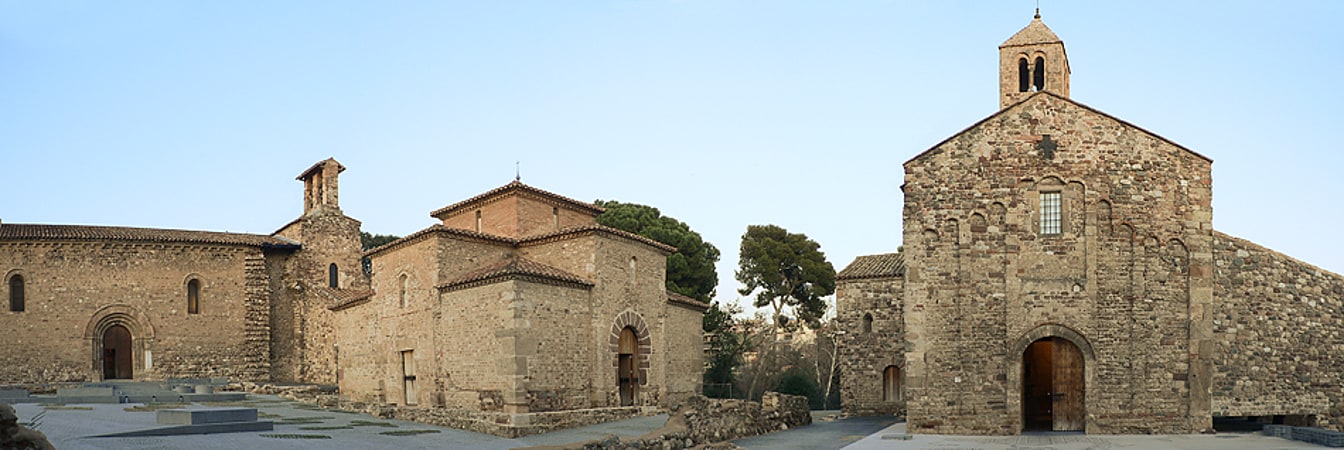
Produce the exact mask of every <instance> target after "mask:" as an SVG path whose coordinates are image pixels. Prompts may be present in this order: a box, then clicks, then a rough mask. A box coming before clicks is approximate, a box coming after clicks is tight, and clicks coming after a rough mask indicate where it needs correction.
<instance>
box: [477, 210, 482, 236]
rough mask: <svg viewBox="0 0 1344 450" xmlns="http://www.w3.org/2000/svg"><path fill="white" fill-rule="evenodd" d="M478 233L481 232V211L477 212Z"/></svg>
mask: <svg viewBox="0 0 1344 450" xmlns="http://www.w3.org/2000/svg"><path fill="white" fill-rule="evenodd" d="M476 232H477V233H480V232H481V210H479V209H478V210H476Z"/></svg>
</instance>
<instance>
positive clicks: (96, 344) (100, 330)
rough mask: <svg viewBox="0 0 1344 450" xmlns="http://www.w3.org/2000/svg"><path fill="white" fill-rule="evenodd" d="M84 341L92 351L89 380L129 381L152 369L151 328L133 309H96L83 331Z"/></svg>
mask: <svg viewBox="0 0 1344 450" xmlns="http://www.w3.org/2000/svg"><path fill="white" fill-rule="evenodd" d="M84 339H85V341H86V342H88V343H89V344H90V346H91V350H92V355H91V356H92V358H91V359H92V367H91V369H92V371H93V373H94V376H93V377H92V378H95V379H130V378H134V377H135V376H136V375H137V374H139V375H141V376H143V375H144V373H145V371H148V370H152V369H153V363H152V360H153V359H152V356H151V355H152V353H151V351H150V349H151V348H152V345H151V343H153V342H154V327H153V326H152V325H151V324H150V322H149V318H148V317H146V316H145V315H144V313H142V312H140V310H138V309H136V308H135V307H133V306H130V305H123V304H117V305H108V306H104V307H103V308H101V309H99V310H98V311H97V312H95V313H94V314H93V317H92V318H90V319H89V323H88V325H86V326H85V327H84ZM109 350H110V352H109ZM109 357H110V358H109ZM109 369H110V370H109Z"/></svg>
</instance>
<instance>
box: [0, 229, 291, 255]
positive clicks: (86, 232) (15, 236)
mask: <svg viewBox="0 0 1344 450" xmlns="http://www.w3.org/2000/svg"><path fill="white" fill-rule="evenodd" d="M14 240H99V241H103V240H106V241H142V242H173V243H189V244H225V245H247V246H253V247H261V248H281V249H298V248H299V247H300V246H299V243H297V242H294V241H291V240H288V239H284V238H280V237H275V236H267V235H264V234H246V233H222V232H217V231H191V230H166V229H159V228H132V227H104V226H93V225H42V224H23V223H6V224H0V241H14Z"/></svg>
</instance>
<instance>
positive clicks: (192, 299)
mask: <svg viewBox="0 0 1344 450" xmlns="http://www.w3.org/2000/svg"><path fill="white" fill-rule="evenodd" d="M200 313H201V280H196V279H193V280H191V281H188V282H187V314H200Z"/></svg>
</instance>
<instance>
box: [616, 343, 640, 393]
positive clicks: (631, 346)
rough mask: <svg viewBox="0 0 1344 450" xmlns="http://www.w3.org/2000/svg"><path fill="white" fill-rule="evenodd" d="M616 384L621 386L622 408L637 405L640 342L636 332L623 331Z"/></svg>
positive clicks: (617, 357) (617, 361)
mask: <svg viewBox="0 0 1344 450" xmlns="http://www.w3.org/2000/svg"><path fill="white" fill-rule="evenodd" d="M616 383H617V385H618V386H619V390H620V396H621V406H632V405H634V404H635V396H636V395H637V394H638V393H639V340H638V339H636V338H635V330H631V329H629V328H625V329H623V330H621V343H620V352H619V353H618V354H617V356H616Z"/></svg>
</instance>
